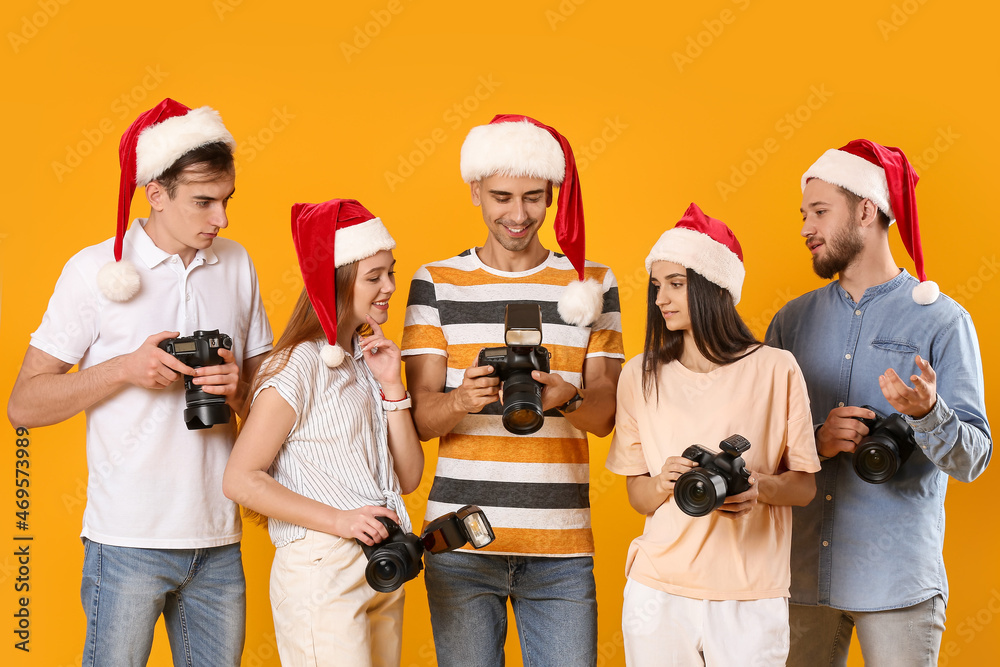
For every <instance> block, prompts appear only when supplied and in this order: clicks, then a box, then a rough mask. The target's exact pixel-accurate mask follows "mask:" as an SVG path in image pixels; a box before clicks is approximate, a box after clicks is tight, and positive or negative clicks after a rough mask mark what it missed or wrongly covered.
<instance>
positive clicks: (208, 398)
mask: <svg viewBox="0 0 1000 667" xmlns="http://www.w3.org/2000/svg"><path fill="white" fill-rule="evenodd" d="M196 387H197V385H193V388H192V389H188V390H187V391H186V392H185V396H184V398H185V402H186V403H187V407H186V408H185V409H184V423H185V424H187V427H188V430H189V431H195V430H198V429H203V428H211V427H213V426H215V425H216V424H228V423H229V419H230V416H231V412H230V410H229V406H228V405H226V397H225V396H218V395H216V394H207V393H205V392H204V391H202V390H201V389H198V388H196Z"/></svg>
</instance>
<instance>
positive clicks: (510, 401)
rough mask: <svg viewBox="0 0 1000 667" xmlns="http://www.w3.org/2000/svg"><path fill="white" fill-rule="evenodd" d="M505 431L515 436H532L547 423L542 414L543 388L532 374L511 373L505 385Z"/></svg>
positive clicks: (503, 420)
mask: <svg viewBox="0 0 1000 667" xmlns="http://www.w3.org/2000/svg"><path fill="white" fill-rule="evenodd" d="M501 422H502V423H503V426H504V428H505V429H507V430H508V431H509V432H511V433H513V434H514V435H530V434H532V433H535V432H536V431H538V430H539V429H540V428H542V424H544V423H545V419H544V415H543V413H542V386H541V385H540V384H539V383H538V382H536V381H535V380H534V379H532V377H531V373H530V372H517V373H511V375H510V377H508V378H507V380H506V381H505V382H504V385H503V417H502V418H501Z"/></svg>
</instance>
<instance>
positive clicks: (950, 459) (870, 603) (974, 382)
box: [767, 270, 993, 611]
mask: <svg viewBox="0 0 1000 667" xmlns="http://www.w3.org/2000/svg"><path fill="white" fill-rule="evenodd" d="M916 284H917V280H916V279H915V278H913V277H912V276H911V275H909V274H908V273H907V272H906V271H905V270H903V271H901V273H900V274H899V275H898V276H896V277H895V278H893V279H892V280H890V281H889V282H886V283H883V284H881V285H876V286H875V287H871V288H869V289H867V290H865V293H864V295H863V296H862V298H861V301H860V302H858V303H855V302H854V300H853V299H852V298H851V295H850V294H848V293H847V291H845V290H844V289H843V288H841V286H840V284H839V283H838V282H833V283H830V284H829V285H827V286H826V287H823V288H822V289H818V290H816V291H814V292H810V293H808V294H805V295H803V296H801V297H799V298H797V299H795V300H793V301H791V302H789V303H788V304H786V305H785V307H784V308H782V309H781V311H780V312H779V313H778V314H777V315H775V317H774V319H773V320H772V321H771V325H770V327H768V331H767V342H768V343H769V344H771V345H774V346H775V347H780V348H783V349H786V350H789V351H791V352H792V354H794V355H795V359H796V360H797V361H798V363H799V366H800V367H801V368H802V372H803V375H804V376H805V380H806V385H807V386H808V388H809V400H810V403H811V405H812V414H813V423H814V424H815V425H816V428H818V427H819V426H820V425H822V423H823V422H824V421H825V420H826V417H827V415H828V414H829V413H830V410H832V409H833V408H835V407H838V406H845V405H853V406H861V405H866V404H867V405H871V406H872V407H874V408H875V409H877V410H878V411H879V412H881V413H882V414H884V415H890V414H892V413H893V412H895V410H893V408H892V406H891V405H889V402H888V401H886V399H885V397H883V396H882V390H881V389H880V388H879V383H878V377H879V375H881V374H882V373H884V372H885V371H886V370H887V369H889V368H892V369H893V370H895V371H896V372H897V373H898V374H899V376H900V377H901V378H903V379H904V380H905V381H906V382H907V384H910V381H909V378H910V376H911V375H914V374H919V373H920V371H919V369H918V368H917V365H916V361H915V359H914V357H915V355H917V354H919V355H920V356H922V357H923V358H924V359H926V360H927V361H929V362H930V364H931V367H932V368H933V369H934V370H935V372H936V373H937V392H938V400H937V404H936V405H935V407H934V409H933V410H931V412H930V414H928V415H926V416H925V417H923V418H922V419H911V418H909V417H907V418H906V419H907V422H908V423H909V424H910V425H911V426H912V427H913V430H914V435H915V440H916V442H917V445H918V447H917V448H916V450H914V452H913V454H912V456H910V458H909V460H907V461H906V463H905V464H904V465H903V466H902V468H901V469H900V470H899V472H897V473H896V476H895V477H893V478H892V479H891V480H889V481H888V482H886V483H884V484H869V483H867V482H864V481H862V480H861V478H859V477H858V476H857V474H856V473H855V472H854V467H853V463H852V460H851V455H850V454H846V453H842V454H839V455H837V456H835V457H833V458H831V459H829V460H826V461H824V462H823V469H822V470H821V471H820V472H819V473H817V475H816V497H815V498H814V499H813V501H812V502H811V503H810V504H809V505H808V506H806V507H796V508H794V511H793V524H792V525H793V528H792V586H791V596H792V602H795V603H798V604H807V605H817V604H822V605H828V606H830V607H834V608H836V609H844V610H848V611H881V610H884V609H898V608H901V607H908V606H911V605H914V604H917V603H918V602H922V601H924V600H928V599H930V598H932V597H934V596H935V595H937V594H941V595H942V596H943V597H944V599H945V600H946V601H947V598H948V580H947V577H946V575H945V569H944V557H943V555H942V549H943V546H944V498H945V492H946V490H947V488H948V476H949V475H950V476H952V477H954V478H955V479H958V480H961V481H963V482H968V481H971V480H973V479H975V478H976V477H977V476H978V475H979V474H980V473H982V472H983V470H985V468H986V466H987V464H988V463H989V460H990V456H991V454H992V451H993V443H992V440H991V438H990V428H989V424H988V423H987V421H986V406H985V400H984V396H983V368H982V361H981V360H980V356H979V343H978V341H977V340H976V331H975V328H974V327H973V325H972V319H971V318H970V317H969V313H968V312H966V310H965V309H964V308H962V307H961V306H960V305H959V304H957V303H956V302H955V301H954V300H952V299H950V298H948V297H947V296H944V295H941V296H940V297H939V298H938V299H937V301H935V302H934V303H933V304H931V305H929V306H921V305H918V304H916V303H915V302H914V301H913V299H912V297H911V292H912V290H913V287H914V286H915V285H916Z"/></svg>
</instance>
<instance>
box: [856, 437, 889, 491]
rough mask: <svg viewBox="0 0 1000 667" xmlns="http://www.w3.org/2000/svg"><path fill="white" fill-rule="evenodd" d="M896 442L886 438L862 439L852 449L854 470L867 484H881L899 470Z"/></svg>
mask: <svg viewBox="0 0 1000 667" xmlns="http://www.w3.org/2000/svg"><path fill="white" fill-rule="evenodd" d="M899 465H900V461H899V455H898V450H897V448H896V443H894V442H892V441H891V440H889V439H887V438H880V437H875V438H870V439H867V440H862V441H861V444H860V445H858V448H857V449H856V450H855V451H854V471H855V472H856V473H857V474H858V477H860V478H861V479H863V480H864V481H866V482H868V483H869V484H881V483H883V482H887V481H889V480H890V479H892V477H893V475H895V474H896V471H897V470H899Z"/></svg>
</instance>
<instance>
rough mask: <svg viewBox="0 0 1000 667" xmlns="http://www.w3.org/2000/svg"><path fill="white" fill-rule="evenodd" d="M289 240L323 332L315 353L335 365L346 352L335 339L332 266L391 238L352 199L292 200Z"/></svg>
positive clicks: (368, 253) (391, 243) (387, 245)
mask: <svg viewBox="0 0 1000 667" xmlns="http://www.w3.org/2000/svg"><path fill="white" fill-rule="evenodd" d="M292 240H293V241H294V242H295V253H296V255H297V256H298V259H299V268H300V269H301V271H302V280H303V282H305V285H306V292H307V293H308V294H309V302H310V303H311V304H312V307H313V310H315V311H316V316H317V317H318V318H319V322H320V324H321V325H322V326H323V333H324V334H326V340H327V344H326V345H324V346H323V349H322V350H320V357H322V359H323V363H325V364H326V365H327V367H329V368H336V367H337V366H339V365H340V364H341V363H343V361H344V357H345V356H346V353H345V351H344V349H343V348H342V347H340V345H338V344H337V287H336V286H337V269H338V268H340V267H342V266H344V265H345V264H350V263H352V262H357V261H359V260H362V259H366V258H368V257H372V256H374V255H375V254H377V253H378V252H380V251H382V250H392V249H393V248H395V247H396V241H395V240H393V238H392V235H390V234H389V230H388V229H386V227H385V225H384V224H382V220H380V219H379V218H376V217H375V216H374V215H372V214H371V213H369V212H368V210H367V209H366V208H365V207H364V206H362V205H361V204H360V203H358V201H357V200H355V199H331V200H330V201H327V202H323V203H322V204H295V205H293V206H292ZM331 250H332V253H331ZM331 254H332V256H333V261H332V262H331V261H330V255H331Z"/></svg>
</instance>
